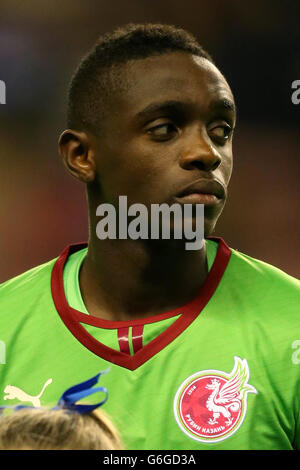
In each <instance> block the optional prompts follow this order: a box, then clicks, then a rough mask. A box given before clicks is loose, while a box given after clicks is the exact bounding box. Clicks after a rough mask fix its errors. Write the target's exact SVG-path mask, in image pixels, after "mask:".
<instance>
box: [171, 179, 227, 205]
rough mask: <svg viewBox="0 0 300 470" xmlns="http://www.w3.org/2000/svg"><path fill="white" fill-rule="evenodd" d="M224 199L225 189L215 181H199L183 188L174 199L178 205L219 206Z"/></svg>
mask: <svg viewBox="0 0 300 470" xmlns="http://www.w3.org/2000/svg"><path fill="white" fill-rule="evenodd" d="M224 198H225V188H224V186H223V185H222V184H221V183H219V182H218V181H217V180H212V179H211V180H208V179H204V178H203V179H201V180H198V181H195V182H193V183H191V184H189V185H187V186H185V187H184V188H183V189H182V190H181V191H180V192H179V193H178V194H177V195H176V197H175V199H176V201H177V202H179V203H180V204H204V205H206V206H209V205H216V204H219V203H220V202H221V201H222V200H223V199H224Z"/></svg>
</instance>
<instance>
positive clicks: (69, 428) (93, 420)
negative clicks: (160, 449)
mask: <svg viewBox="0 0 300 470" xmlns="http://www.w3.org/2000/svg"><path fill="white" fill-rule="evenodd" d="M17 449H33V450H62V449H64V450H121V449H124V447H123V443H122V441H121V439H120V436H119V434H118V432H117V430H116V428H115V426H114V425H113V424H112V422H111V420H110V418H109V417H108V416H107V415H106V414H105V412H103V411H102V410H101V411H100V410H98V409H96V410H94V411H92V412H91V413H88V414H80V413H77V412H73V411H72V412H71V411H67V410H64V409H59V410H50V409H45V408H24V409H20V410H18V411H15V412H13V413H11V414H9V415H7V416H2V417H1V416H0V450H17Z"/></svg>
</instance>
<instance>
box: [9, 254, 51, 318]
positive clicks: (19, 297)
mask: <svg viewBox="0 0 300 470" xmlns="http://www.w3.org/2000/svg"><path fill="white" fill-rule="evenodd" d="M56 260H57V258H55V259H53V260H51V261H48V262H47V263H44V264H41V265H39V266H36V267H34V268H32V269H30V270H28V271H26V272H24V273H22V274H20V275H18V276H16V277H14V278H12V279H9V280H8V281H6V282H4V283H2V284H0V311H2V310H3V308H5V306H6V305H10V309H11V306H12V305H14V304H22V303H28V302H30V303H32V302H36V299H37V298H39V297H41V296H42V295H43V294H44V293H49V294H50V292H51V286H50V279H51V272H52V268H53V266H54V264H55V261H56Z"/></svg>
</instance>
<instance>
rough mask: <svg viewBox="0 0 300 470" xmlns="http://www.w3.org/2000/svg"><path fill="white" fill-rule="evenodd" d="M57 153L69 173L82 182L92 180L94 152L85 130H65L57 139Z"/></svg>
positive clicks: (93, 177)
mask: <svg viewBox="0 0 300 470" xmlns="http://www.w3.org/2000/svg"><path fill="white" fill-rule="evenodd" d="M58 150H59V154H60V156H61V158H62V160H63V163H64V165H65V167H66V168H67V170H68V171H69V173H71V175H72V176H74V177H75V178H77V179H78V180H80V181H83V182H84V183H90V182H92V181H94V179H95V175H96V162H95V153H94V150H93V149H92V146H91V139H90V138H89V136H88V134H87V133H86V132H81V131H74V130H72V129H67V130H65V131H64V132H63V133H62V134H61V136H60V137H59V141H58Z"/></svg>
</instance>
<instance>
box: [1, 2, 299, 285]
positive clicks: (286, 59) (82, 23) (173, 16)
mask: <svg viewBox="0 0 300 470" xmlns="http://www.w3.org/2000/svg"><path fill="white" fill-rule="evenodd" d="M299 13H300V8H299V2H298V1H293V2H292V1H291V2H289V1H284V2H283V1H260V2H255V1H249V0H243V1H237V0H226V1H221V0H220V1H210V2H209V1H202V0H197V1H193V0H184V1H183V0H182V1H179V0H161V1H155V0H131V1H127V2H126V1H124V0H109V1H104V0H100V1H99V0H98V1H96V0H76V1H75V0H59V1H58V0H53V1H50V0H27V1H25V2H24V1H21V0H1V3H0V79H1V80H4V81H5V82H6V87H7V97H6V99H7V104H6V105H0V188H1V192H0V194H1V199H0V220H1V238H0V240H1V244H0V281H4V280H6V279H8V278H10V277H12V276H15V275H17V274H19V273H21V272H22V271H25V270H27V269H29V268H31V267H33V266H35V265H37V264H40V263H43V262H45V261H47V260H49V259H51V258H54V257H55V256H57V255H58V254H59V253H60V252H61V251H62V249H63V248H64V247H65V246H66V245H67V244H69V243H71V242H76V241H82V240H85V239H86V238H87V208H86V201H85V191H84V186H83V185H82V184H80V183H79V182H77V181H76V180H75V179H73V178H71V177H70V176H69V175H68V174H67V173H66V172H65V170H64V168H63V166H62V164H61V162H60V159H59V156H58V152H57V139H58V135H59V133H60V132H61V131H62V130H63V129H64V128H65V113H66V93H67V87H68V83H69V80H70V77H71V74H72V72H73V70H74V68H75V67H76V65H77V63H78V62H79V60H80V59H81V57H82V55H83V54H85V53H86V52H87V50H88V49H89V48H90V47H91V46H92V45H93V43H94V42H95V41H96V39H97V37H98V36H99V35H100V34H102V33H104V32H107V31H111V30H112V29H113V28H115V27H116V26H120V25H123V24H126V23H128V22H163V23H169V24H175V25H177V26H181V27H184V28H186V29H187V30H189V31H191V32H192V33H194V34H195V35H196V37H197V38H198V39H199V41H200V43H201V44H202V45H203V46H204V47H205V48H206V49H208V51H209V52H210V53H211V55H212V57H213V58H214V60H215V62H216V64H217V65H218V66H219V68H220V69H221V71H222V72H223V73H224V75H225V76H226V78H227V80H228V81H229V84H230V85H231V87H232V90H233V93H234V95H235V99H236V102H237V105H238V124H237V128H236V132H235V138H234V172H233V177H232V180H231V184H230V188H229V189H230V196H229V199H228V202H227V206H226V208H225V210H224V213H223V216H221V218H220V221H219V223H218V225H217V229H216V232H215V235H217V236H222V237H223V238H224V239H225V241H226V242H227V243H228V244H229V245H230V246H232V247H233V248H236V249H238V250H240V251H242V252H244V253H247V254H248V255H250V256H253V257H255V258H259V259H262V260H264V261H266V262H268V263H271V264H273V265H275V266H277V267H279V268H281V269H283V270H284V271H286V272H288V273H289V274H291V275H293V276H295V277H297V278H298V277H299V271H300V269H299V251H300V249H299V226H300V222H299V212H300V211H299V200H300V198H299V193H300V190H299V176H300V172H299V169H300V152H299V147H300V142H299V140H300V132H299V130H300V129H299V127H300V105H298V106H297V105H294V104H293V103H292V101H291V94H292V89H291V84H292V82H293V81H294V80H297V79H298V80H299V79H300V34H299V29H300V28H299V21H300V14H299Z"/></svg>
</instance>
